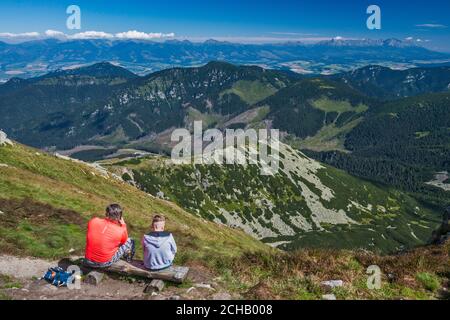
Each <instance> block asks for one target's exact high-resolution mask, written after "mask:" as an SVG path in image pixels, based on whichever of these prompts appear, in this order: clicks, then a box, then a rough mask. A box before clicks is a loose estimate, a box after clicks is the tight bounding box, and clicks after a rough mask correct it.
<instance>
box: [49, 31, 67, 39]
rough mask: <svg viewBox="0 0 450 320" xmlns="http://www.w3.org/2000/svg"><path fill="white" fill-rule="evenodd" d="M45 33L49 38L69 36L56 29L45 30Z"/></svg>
mask: <svg viewBox="0 0 450 320" xmlns="http://www.w3.org/2000/svg"><path fill="white" fill-rule="evenodd" d="M45 35H46V36H47V37H49V38H67V35H66V34H65V33H64V32H61V31H56V30H47V31H45Z"/></svg>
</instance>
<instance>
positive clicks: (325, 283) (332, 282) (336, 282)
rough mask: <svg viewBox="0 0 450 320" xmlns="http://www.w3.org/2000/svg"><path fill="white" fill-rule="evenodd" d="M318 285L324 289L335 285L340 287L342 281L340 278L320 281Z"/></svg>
mask: <svg viewBox="0 0 450 320" xmlns="http://www.w3.org/2000/svg"><path fill="white" fill-rule="evenodd" d="M320 285H321V286H322V287H323V288H325V289H329V290H331V289H334V288H337V287H342V286H343V285H344V281H342V280H329V281H322V282H321V283H320Z"/></svg>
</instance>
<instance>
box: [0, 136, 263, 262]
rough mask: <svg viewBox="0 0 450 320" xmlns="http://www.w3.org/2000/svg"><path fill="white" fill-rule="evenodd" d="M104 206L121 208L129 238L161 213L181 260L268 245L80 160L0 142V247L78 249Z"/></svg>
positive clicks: (38, 251) (23, 251)
mask: <svg viewBox="0 0 450 320" xmlns="http://www.w3.org/2000/svg"><path fill="white" fill-rule="evenodd" d="M109 203H120V204H121V205H122V206H123V207H124V209H125V218H126V221H127V223H128V226H129V228H130V230H131V235H132V236H133V237H135V238H136V239H140V238H141V236H142V234H143V233H144V232H145V231H146V230H147V226H149V224H150V220H151V216H152V214H153V213H155V212H160V213H163V214H165V215H166V216H167V218H168V226H169V229H170V230H171V231H172V232H174V233H175V234H176V235H177V241H178V243H179V245H180V248H181V249H180V254H179V256H178V259H179V261H180V262H182V261H183V260H186V259H190V260H196V259H197V260H202V261H207V260H208V259H209V258H210V257H211V256H214V257H215V258H222V257H230V256H236V255H239V254H240V253H242V252H244V251H249V250H250V251H254V250H263V251H267V250H270V248H269V247H267V246H265V245H263V244H262V243H260V242H258V241H256V240H254V239H253V238H251V237H250V236H248V235H246V234H244V233H243V232H240V231H238V230H233V229H229V228H226V227H223V226H219V225H216V224H214V223H212V222H208V221H205V220H203V219H200V218H196V217H193V216H192V215H191V214H189V213H187V212H185V211H183V210H182V209H180V208H178V207H177V206H176V205H174V204H172V203H169V202H166V201H163V200H159V199H155V198H153V197H151V196H149V195H147V194H145V193H144V192H142V191H139V190H137V189H136V188H134V187H132V186H130V185H128V184H126V183H124V182H121V181H118V180H116V179H114V178H113V177H111V176H110V175H108V176H107V177H104V176H102V174H101V173H100V172H99V171H97V170H96V169H94V168H92V167H90V166H88V165H86V164H80V163H75V162H73V161H70V160H64V159H60V158H57V157H55V156H53V155H48V154H45V153H42V152H40V151H37V150H34V149H30V148H27V147H24V146H22V145H19V144H15V145H14V146H12V147H11V146H3V147H0V211H1V212H2V213H1V219H0V238H1V239H2V241H1V242H0V251H3V252H9V253H13V254H20V255H30V256H38V257H47V258H56V257H62V256H66V255H68V254H69V250H70V249H75V253H79V254H82V253H83V250H84V238H85V227H86V224H87V221H88V219H89V218H91V217H92V216H94V215H103V212H104V208H105V207H106V206H107V205H108V204H109ZM139 242H140V241H139ZM140 251H141V250H138V252H139V253H140Z"/></svg>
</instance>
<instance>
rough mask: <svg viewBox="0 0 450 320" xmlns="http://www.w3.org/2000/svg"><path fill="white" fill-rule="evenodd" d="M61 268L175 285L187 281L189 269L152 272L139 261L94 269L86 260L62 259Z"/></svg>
mask: <svg viewBox="0 0 450 320" xmlns="http://www.w3.org/2000/svg"><path fill="white" fill-rule="evenodd" d="M58 265H59V266H60V267H63V268H67V267H68V266H69V265H78V266H80V268H81V270H82V272H83V274H88V273H89V272H91V271H93V270H94V271H99V272H105V273H114V274H121V275H125V276H137V277H141V278H146V279H158V280H165V281H170V282H174V283H183V281H184V280H185V279H186V277H187V275H188V272H189V267H181V266H172V267H169V268H167V269H164V270H161V271H151V270H148V269H146V268H145V267H144V263H143V262H142V261H139V260H135V261H132V262H131V263H128V262H126V261H124V260H119V261H118V262H116V263H114V264H113V265H112V266H110V267H108V268H93V267H92V266H90V265H86V264H84V259H78V260H76V261H73V260H70V259H62V260H61V261H60V262H59V264H58Z"/></svg>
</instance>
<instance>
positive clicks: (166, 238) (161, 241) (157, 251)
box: [142, 232, 177, 270]
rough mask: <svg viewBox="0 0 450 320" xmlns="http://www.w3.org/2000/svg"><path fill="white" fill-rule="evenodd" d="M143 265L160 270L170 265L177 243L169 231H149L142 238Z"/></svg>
mask: <svg viewBox="0 0 450 320" xmlns="http://www.w3.org/2000/svg"><path fill="white" fill-rule="evenodd" d="M142 247H143V248H144V265H145V267H146V268H147V269H150V270H160V269H164V268H167V267H170V266H171V265H172V262H173V259H174V258H175V253H177V245H176V244H175V239H174V238H173V236H172V234H171V233H170V232H150V233H149V234H146V235H144V238H143V239H142Z"/></svg>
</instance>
